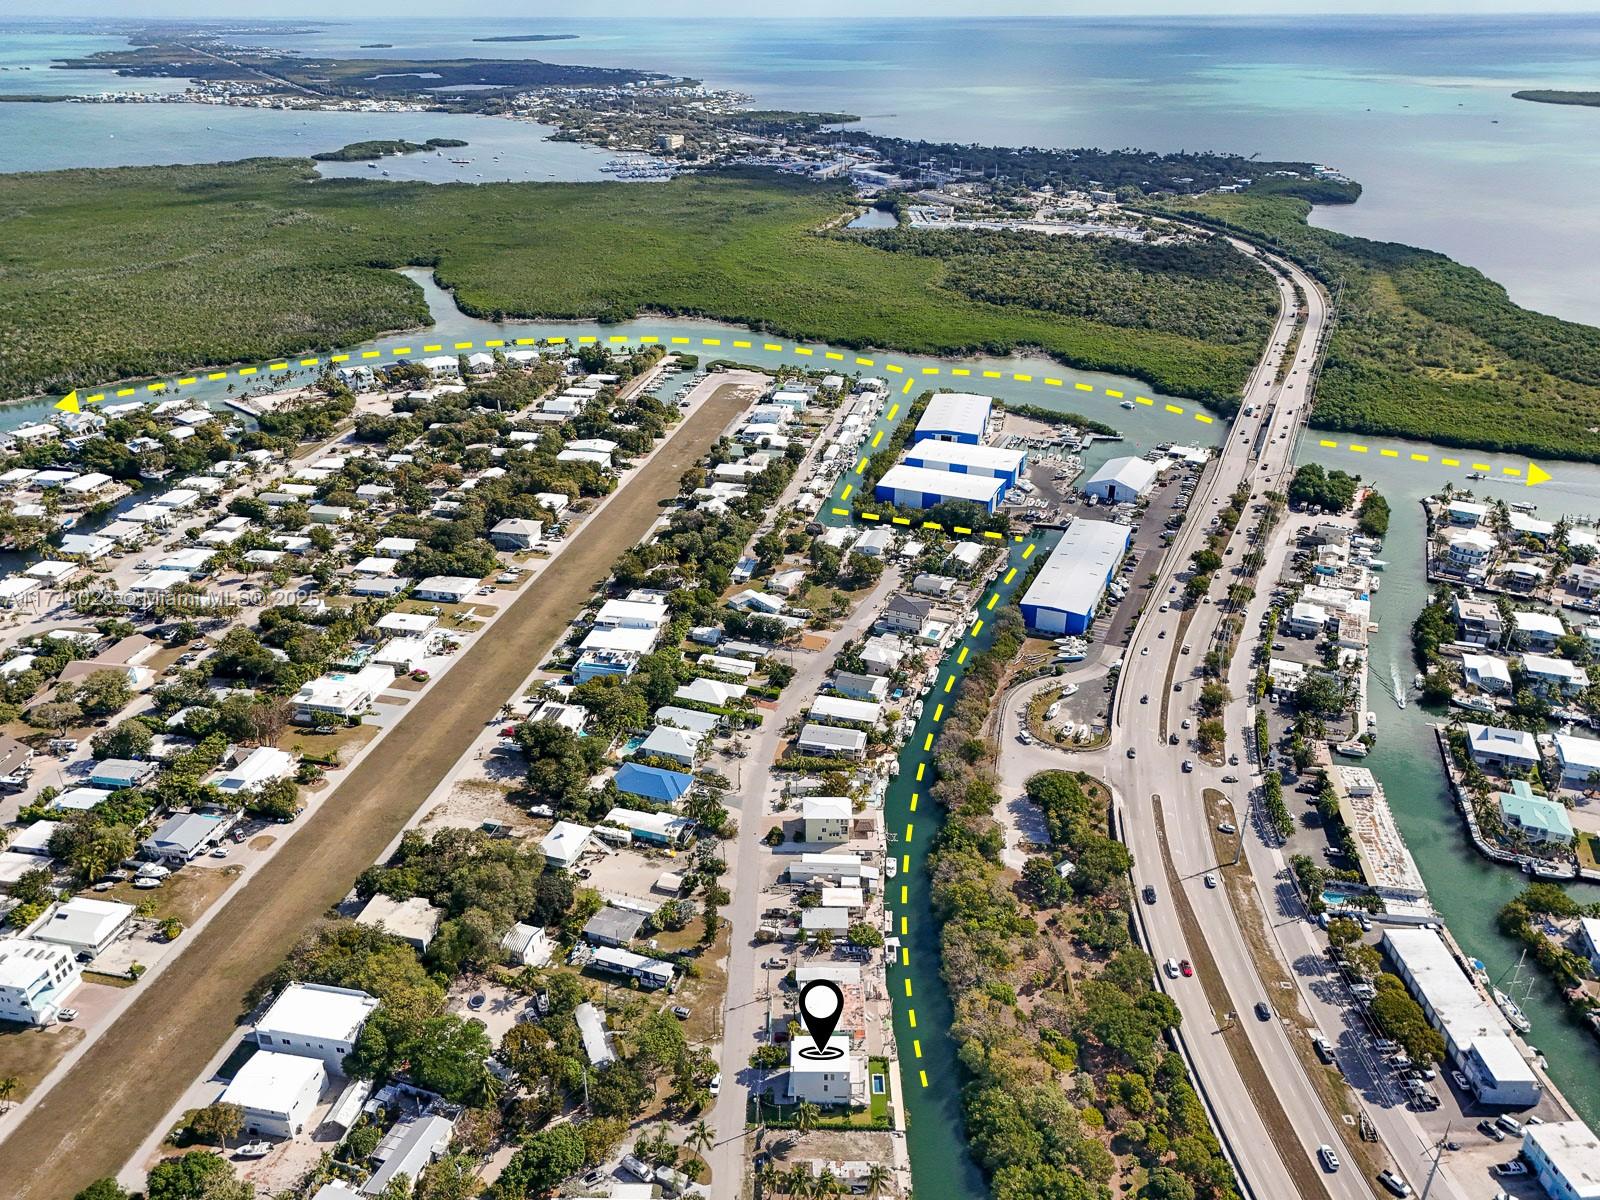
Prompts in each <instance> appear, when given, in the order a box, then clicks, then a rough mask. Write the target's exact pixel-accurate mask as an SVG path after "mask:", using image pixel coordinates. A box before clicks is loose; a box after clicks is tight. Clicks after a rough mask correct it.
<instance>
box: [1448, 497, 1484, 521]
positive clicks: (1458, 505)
mask: <svg viewBox="0 0 1600 1200" xmlns="http://www.w3.org/2000/svg"><path fill="white" fill-rule="evenodd" d="M1445 511H1446V512H1452V513H1461V514H1462V515H1464V516H1473V517H1483V516H1487V515H1488V513H1489V506H1488V505H1487V504H1475V503H1473V502H1472V501H1471V500H1452V501H1450V503H1449V504H1447V505H1445Z"/></svg>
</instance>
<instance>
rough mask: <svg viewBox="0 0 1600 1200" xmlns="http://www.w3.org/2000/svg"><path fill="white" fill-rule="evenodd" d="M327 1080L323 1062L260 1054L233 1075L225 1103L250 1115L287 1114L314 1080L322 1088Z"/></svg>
mask: <svg viewBox="0 0 1600 1200" xmlns="http://www.w3.org/2000/svg"><path fill="white" fill-rule="evenodd" d="M327 1078H328V1071H327V1068H326V1067H324V1066H323V1065H322V1060H321V1059H320V1058H306V1057H304V1056H303V1055H299V1054H276V1053H274V1052H273V1051H271V1050H257V1051H256V1052H255V1053H254V1054H252V1055H251V1056H250V1057H249V1058H247V1059H246V1060H245V1064H244V1066H242V1067H240V1068H239V1071H238V1073H237V1074H236V1075H234V1077H233V1082H231V1083H229V1084H228V1087H227V1090H226V1091H224V1092H223V1093H222V1102H223V1103H225V1104H237V1105H238V1106H239V1107H240V1108H243V1109H245V1110H246V1111H250V1112H264V1113H288V1112H291V1111H293V1109H294V1105H295V1101H297V1100H298V1099H299V1098H300V1096H301V1094H302V1093H303V1092H304V1091H305V1090H306V1088H307V1087H308V1086H309V1085H310V1084H311V1082H312V1081H313V1080H315V1081H316V1083H317V1086H318V1087H319V1088H320V1087H321V1086H322V1084H323V1083H324V1082H325V1081H326V1080H327Z"/></svg>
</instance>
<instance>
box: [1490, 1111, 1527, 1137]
mask: <svg viewBox="0 0 1600 1200" xmlns="http://www.w3.org/2000/svg"><path fill="white" fill-rule="evenodd" d="M1494 1123H1495V1124H1496V1125H1498V1126H1500V1128H1501V1129H1504V1130H1505V1131H1506V1132H1507V1133H1509V1134H1510V1135H1511V1136H1512V1137H1521V1136H1522V1122H1521V1121H1519V1120H1517V1119H1516V1118H1515V1117H1513V1116H1511V1115H1510V1114H1509V1113H1501V1114H1500V1115H1499V1116H1498V1117H1496V1118H1495V1119H1494Z"/></svg>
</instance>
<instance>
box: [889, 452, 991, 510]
mask: <svg viewBox="0 0 1600 1200" xmlns="http://www.w3.org/2000/svg"><path fill="white" fill-rule="evenodd" d="M1005 489H1006V481H1005V480H1004V479H996V478H994V477H992V476H984V475H958V474H956V473H955V472H953V471H934V470H930V469H929V468H927V467H913V466H909V465H907V464H905V463H900V464H898V465H896V466H893V467H890V468H889V469H888V470H887V471H885V472H884V473H883V478H882V479H880V480H878V486H877V487H876V488H875V489H874V490H873V493H872V494H873V495H874V496H876V497H877V498H878V499H879V500H882V501H883V502H884V503H886V504H893V505H894V506H895V507H897V508H932V507H933V506H934V505H935V504H943V503H944V502H945V501H946V500H964V501H966V502H967V503H969V504H981V505H982V506H983V508H984V511H985V512H991V513H992V512H994V511H995V510H996V509H998V508H999V507H1000V496H1001V494H1002V493H1003V492H1004V491H1005Z"/></svg>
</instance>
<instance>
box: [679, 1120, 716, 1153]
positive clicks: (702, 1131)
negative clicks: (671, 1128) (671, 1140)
mask: <svg viewBox="0 0 1600 1200" xmlns="http://www.w3.org/2000/svg"><path fill="white" fill-rule="evenodd" d="M716 1143H717V1139H716V1135H715V1134H713V1133H712V1132H711V1126H710V1125H708V1124H706V1121H705V1118H704V1117H702V1118H701V1119H700V1120H698V1121H696V1122H695V1123H694V1124H693V1125H691V1126H690V1127H689V1134H688V1136H687V1137H685V1138H684V1139H683V1144H684V1145H685V1146H686V1147H688V1148H689V1150H691V1151H693V1152H694V1153H696V1154H703V1153H705V1151H707V1150H709V1149H711V1147H712V1146H714V1145H716Z"/></svg>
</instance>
